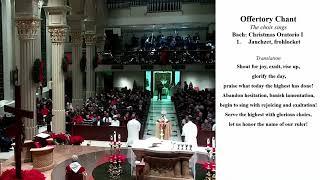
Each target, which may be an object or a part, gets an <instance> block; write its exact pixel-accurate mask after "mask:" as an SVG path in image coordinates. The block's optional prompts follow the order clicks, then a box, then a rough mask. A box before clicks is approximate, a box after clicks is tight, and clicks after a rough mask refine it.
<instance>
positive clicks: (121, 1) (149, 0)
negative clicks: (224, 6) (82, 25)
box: [106, 0, 215, 13]
mask: <svg viewBox="0 0 320 180" xmlns="http://www.w3.org/2000/svg"><path fill="white" fill-rule="evenodd" d="M182 3H202V4H205V3H215V0H132V1H130V0H107V1H106V6H107V8H109V9H117V8H128V7H134V6H147V9H148V12H149V13H152V12H170V11H180V10H181V4H182Z"/></svg>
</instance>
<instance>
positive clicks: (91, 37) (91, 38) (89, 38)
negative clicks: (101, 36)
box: [85, 34, 96, 45]
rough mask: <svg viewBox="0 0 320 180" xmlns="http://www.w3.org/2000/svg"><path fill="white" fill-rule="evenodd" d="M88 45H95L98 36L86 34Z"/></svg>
mask: <svg viewBox="0 0 320 180" xmlns="http://www.w3.org/2000/svg"><path fill="white" fill-rule="evenodd" d="M85 42H86V45H94V44H95V43H96V35H95V34H86V35H85Z"/></svg>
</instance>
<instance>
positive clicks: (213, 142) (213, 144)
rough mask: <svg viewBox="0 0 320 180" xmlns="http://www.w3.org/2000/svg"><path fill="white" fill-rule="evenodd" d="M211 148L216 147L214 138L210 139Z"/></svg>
mask: <svg viewBox="0 0 320 180" xmlns="http://www.w3.org/2000/svg"><path fill="white" fill-rule="evenodd" d="M212 147H214V148H215V147H216V140H215V138H214V137H212Z"/></svg>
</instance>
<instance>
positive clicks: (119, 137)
mask: <svg viewBox="0 0 320 180" xmlns="http://www.w3.org/2000/svg"><path fill="white" fill-rule="evenodd" d="M118 141H119V142H121V135H120V133H119V134H118Z"/></svg>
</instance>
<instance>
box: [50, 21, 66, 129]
mask: <svg viewBox="0 0 320 180" xmlns="http://www.w3.org/2000/svg"><path fill="white" fill-rule="evenodd" d="M66 31H67V30H66V27H64V26H61V27H59V26H51V27H49V33H50V36H51V42H52V44H51V45H52V74H53V76H52V101H53V104H52V114H53V115H54V116H53V119H52V128H53V132H57V133H59V132H64V131H65V121H66V120H65V102H64V101H65V99H64V96H65V93H64V80H65V78H64V72H63V70H62V68H61V65H62V58H63V56H64V39H65V36H66Z"/></svg>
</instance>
